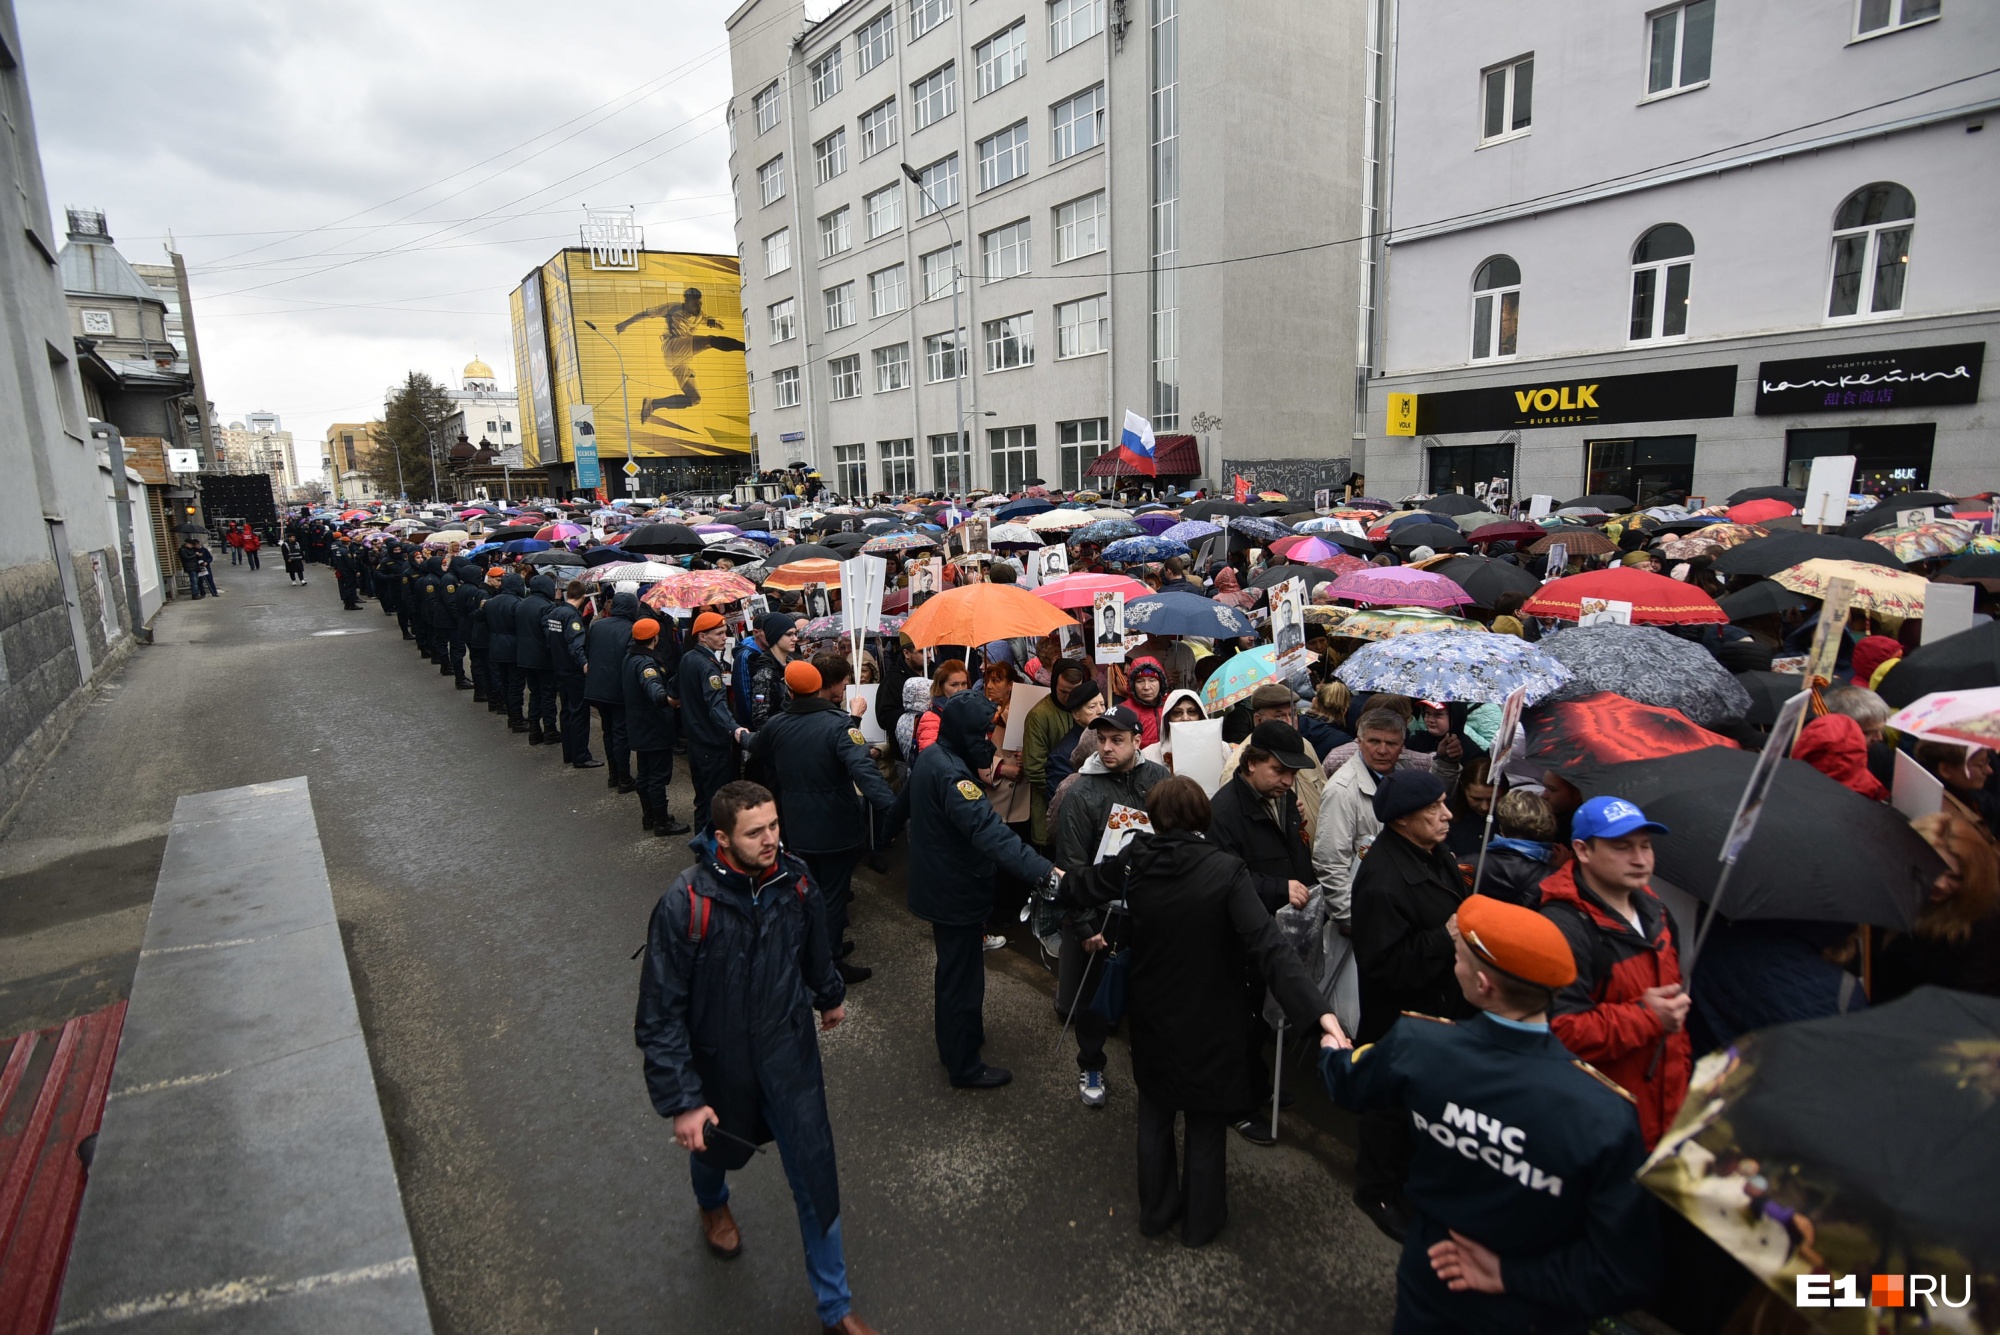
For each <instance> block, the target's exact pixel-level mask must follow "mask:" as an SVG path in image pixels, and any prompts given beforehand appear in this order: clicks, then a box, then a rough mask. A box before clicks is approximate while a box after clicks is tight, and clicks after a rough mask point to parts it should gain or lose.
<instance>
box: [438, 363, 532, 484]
mask: <svg viewBox="0 0 2000 1335" xmlns="http://www.w3.org/2000/svg"><path fill="white" fill-rule="evenodd" d="M445 395H446V396H447V397H448V398H450V399H451V401H452V402H453V403H454V404H456V405H457V406H458V417H459V420H458V424H457V427H456V429H455V430H449V431H447V432H446V433H445V439H446V441H447V442H448V443H449V444H451V445H453V446H456V445H457V444H458V442H459V439H460V438H461V437H463V438H464V439H465V440H467V441H469V442H471V443H472V444H473V445H475V446H486V447H488V448H491V449H492V450H494V451H495V452H500V453H504V452H505V451H508V450H518V449H519V448H520V445H521V423H520V421H519V416H520V401H519V399H518V397H517V396H516V395H515V393H514V391H513V390H511V389H504V390H503V389H501V388H500V382H499V381H498V380H497V379H495V378H494V375H493V368H492V367H491V366H488V365H487V364H486V363H485V362H483V361H481V360H480V359H479V358H478V357H474V358H473V359H472V360H471V361H469V362H467V363H466V364H465V370H464V372H463V373H461V375H460V376H459V382H458V388H457V389H448V390H446V391H445ZM447 425H449V423H448V424H447ZM515 466H516V467H519V461H518V460H517V462H516V465H515Z"/></svg>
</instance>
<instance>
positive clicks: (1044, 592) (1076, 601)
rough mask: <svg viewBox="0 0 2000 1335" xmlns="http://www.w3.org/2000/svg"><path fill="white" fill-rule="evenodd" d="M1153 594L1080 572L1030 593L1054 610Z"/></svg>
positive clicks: (1119, 578) (1131, 582)
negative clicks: (1115, 596) (1105, 596)
mask: <svg viewBox="0 0 2000 1335" xmlns="http://www.w3.org/2000/svg"><path fill="white" fill-rule="evenodd" d="M1024 592H1025V590H1024ZM1151 592H1152V590H1151V589H1149V588H1147V587H1146V586H1145V585H1143V584H1141V583H1140V582H1139V581H1138V580H1136V579H1128V578H1126V577H1125V576H1124V575H1096V574H1091V573H1090V572H1088V571H1081V570H1080V571H1078V572H1077V573H1076V574H1074V575H1064V576H1062V577H1061V578H1059V579H1052V580H1050V581H1049V582H1048V583H1046V584H1044V585H1042V586H1041V587H1040V588H1039V589H1036V590H1035V591H1034V592H1033V593H1032V594H1029V596H1030V597H1033V598H1039V599H1041V600H1042V601H1043V602H1044V603H1046V604H1048V605H1049V606H1051V607H1063V608H1070V609H1074V608H1078V607H1089V606H1090V605H1091V604H1092V603H1093V602H1095V601H1096V600H1097V595H1098V594H1100V593H1122V594H1124V595H1125V597H1126V599H1127V600H1128V601H1130V600H1131V599H1135V598H1144V597H1145V596H1147V595H1148V594H1150V593H1151ZM924 606H925V607H929V606H930V604H929V603H925V604H924ZM988 638H991V639H1000V638H1002V637H1000V636H997V635H996V636H990V637H988ZM942 643H944V644H970V643H972V641H970V640H944V641H942ZM980 643H982V644H983V643H985V641H983V640H982V641H980Z"/></svg>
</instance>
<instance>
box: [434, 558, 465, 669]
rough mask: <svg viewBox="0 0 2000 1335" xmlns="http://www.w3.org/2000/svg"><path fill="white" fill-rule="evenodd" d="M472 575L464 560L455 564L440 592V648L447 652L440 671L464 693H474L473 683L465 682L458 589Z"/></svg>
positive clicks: (451, 567) (463, 647)
mask: <svg viewBox="0 0 2000 1335" xmlns="http://www.w3.org/2000/svg"><path fill="white" fill-rule="evenodd" d="M470 576H471V572H469V571H468V570H466V568H465V563H464V562H463V561H453V562H451V564H450V565H449V567H447V568H446V570H445V571H444V582H443V583H441V584H439V585H438V592H437V618H438V647H439V648H441V649H443V650H444V661H443V662H442V663H440V664H439V665H438V671H439V672H440V673H441V674H443V675H444V676H447V677H450V678H451V680H452V684H453V685H454V686H456V687H457V688H458V689H459V690H461V691H469V690H471V689H472V683H471V682H469V681H467V680H466V679H465V623H464V622H462V621H460V620H459V619H458V590H459V586H460V585H462V584H464V583H465V581H466V580H467V579H468V578H469V577H470Z"/></svg>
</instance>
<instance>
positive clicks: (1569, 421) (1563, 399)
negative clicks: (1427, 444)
mask: <svg viewBox="0 0 2000 1335" xmlns="http://www.w3.org/2000/svg"><path fill="white" fill-rule="evenodd" d="M1735 412H1736V368H1735V367H1734V366H1699V367H1695V368H1693V369H1692V370H1686V371H1654V372H1650V373H1647V374H1644V375H1607V376H1595V377H1587V378H1581V379H1572V380H1550V381H1540V382H1535V383H1530V384H1525V385H1496V386H1492V387H1489V388H1485V389H1461V390H1453V391H1451V392H1450V393H1445V394H1419V395H1418V396H1417V427H1416V429H1417V433H1418V434H1419V435H1426V436H1429V435H1450V434H1452V433H1454V432H1463V431H1510V430H1516V429H1519V428H1522V427H1537V426H1578V425H1599V424H1606V423H1612V422H1669V421H1679V420H1681V419H1684V418H1691V417H1730V416H1733V415H1734V414H1735Z"/></svg>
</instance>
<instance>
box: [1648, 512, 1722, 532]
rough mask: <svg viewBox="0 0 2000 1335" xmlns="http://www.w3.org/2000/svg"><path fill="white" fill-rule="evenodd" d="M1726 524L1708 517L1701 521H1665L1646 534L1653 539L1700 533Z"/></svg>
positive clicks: (1702, 518) (1705, 516)
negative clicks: (1664, 535) (1669, 535)
mask: <svg viewBox="0 0 2000 1335" xmlns="http://www.w3.org/2000/svg"><path fill="white" fill-rule="evenodd" d="M1724 522H1726V521H1724V520H1721V519H1716V518H1713V517H1711V516H1707V515H1704V516H1703V517H1701V518H1700V519H1663V520H1661V521H1660V522H1659V523H1657V524H1655V525H1654V526H1653V527H1651V528H1649V529H1647V530H1646V532H1647V534H1648V535H1650V536H1653V537H1659V536H1660V535H1662V534H1681V533H1699V532H1701V530H1703V529H1705V528H1713V527H1714V526H1715V525H1717V524H1720V523H1724Z"/></svg>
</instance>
